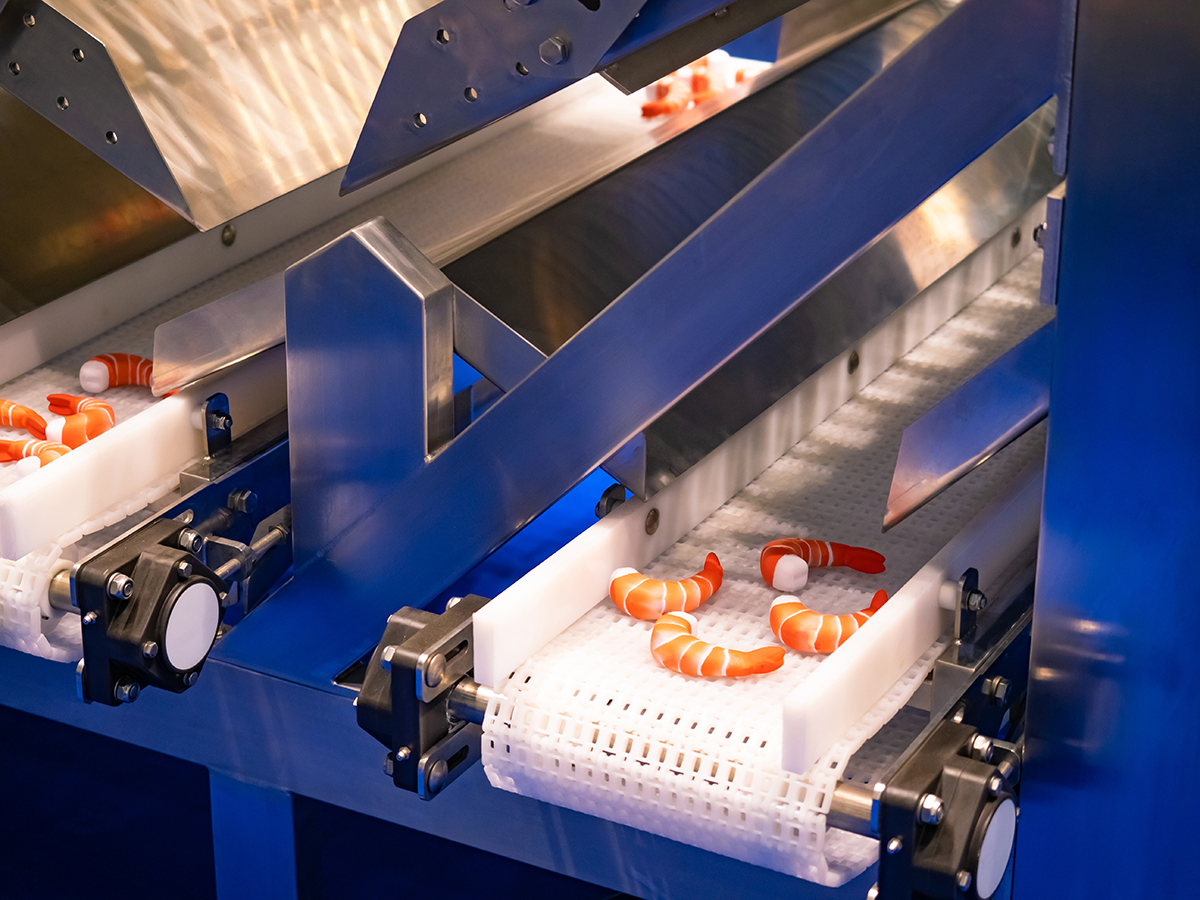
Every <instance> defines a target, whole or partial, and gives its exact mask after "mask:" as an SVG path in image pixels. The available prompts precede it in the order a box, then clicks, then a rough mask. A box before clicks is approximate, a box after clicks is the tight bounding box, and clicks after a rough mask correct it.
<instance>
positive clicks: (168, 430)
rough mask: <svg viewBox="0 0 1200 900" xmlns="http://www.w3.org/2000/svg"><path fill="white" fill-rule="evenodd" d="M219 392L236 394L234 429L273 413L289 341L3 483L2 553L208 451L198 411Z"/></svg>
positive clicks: (47, 538)
mask: <svg viewBox="0 0 1200 900" xmlns="http://www.w3.org/2000/svg"><path fill="white" fill-rule="evenodd" d="M218 392H221V393H224V394H226V395H227V396H228V397H229V412H230V415H231V416H232V418H233V422H234V434H235V436H236V435H238V434H243V433H245V432H246V431H248V430H249V429H251V428H253V427H254V426H255V425H258V424H260V423H261V422H264V421H266V420H267V419H268V418H270V417H271V416H273V415H274V414H275V413H277V412H279V411H280V410H282V409H283V408H284V407H285V406H286V405H287V373H286V369H285V367H284V351H283V348H282V347H277V348H275V349H273V350H270V351H268V352H266V353H263V354H260V355H259V356H256V357H254V358H253V359H250V360H247V361H246V362H245V363H243V364H241V365H239V366H236V367H232V368H229V369H226V370H224V371H222V372H219V373H217V374H216V375H213V376H211V377H210V378H206V379H204V380H203V381H200V382H197V383H196V384H194V385H192V386H190V387H188V388H186V389H185V390H182V391H180V392H179V393H178V394H175V395H174V396H172V397H168V398H167V399H165V400H161V401H159V402H158V403H156V404H154V406H151V407H150V408H149V409H146V410H144V411H142V412H140V413H138V414H137V415H136V416H134V417H133V418H131V419H127V420H126V421H124V422H121V423H119V424H118V425H117V427H116V428H114V429H113V430H112V431H109V432H107V433H106V434H102V435H101V436H100V437H98V438H96V439H95V440H93V441H89V442H88V443H86V444H84V445H83V446H82V447H80V448H79V449H77V450H73V451H71V452H70V453H69V454H67V455H66V456H64V457H63V458H61V459H58V460H56V461H55V462H54V463H53V464H51V465H48V466H44V467H42V468H41V469H38V470H37V471H36V472H33V473H32V474H30V475H28V476H27V477H25V478H22V479H21V480H20V481H17V482H15V483H14V484H11V485H9V486H8V487H6V488H5V489H4V490H3V491H0V557H2V558H7V559H20V558H21V557H23V556H25V555H26V554H27V553H32V552H34V551H35V550H38V549H39V548H41V547H44V546H46V545H48V544H50V543H52V542H54V541H56V540H57V539H58V538H59V537H61V536H62V535H64V534H67V533H68V532H70V531H71V530H72V529H75V528H77V527H78V526H79V524H80V523H82V522H86V521H88V520H89V519H92V518H93V517H95V516H97V515H98V514H99V513H101V512H103V511H104V510H105V509H107V508H109V507H111V506H113V505H114V504H117V503H120V502H121V501H122V500H124V499H125V498H127V497H129V496H130V495H131V494H135V493H137V492H138V491H139V490H141V489H142V488H144V487H145V486H146V485H149V484H152V483H153V482H156V481H159V480H161V479H163V478H166V477H169V476H171V475H177V474H178V473H179V471H180V469H182V468H183V467H184V466H185V465H186V464H187V463H188V461H189V460H193V459H196V458H197V457H201V456H203V455H204V453H205V438H204V431H203V430H202V429H198V428H197V426H196V422H195V417H196V413H197V411H198V410H199V409H200V408H201V407H202V406H203V404H204V401H205V400H206V399H207V398H208V397H210V396H212V395H213V394H214V393H218Z"/></svg>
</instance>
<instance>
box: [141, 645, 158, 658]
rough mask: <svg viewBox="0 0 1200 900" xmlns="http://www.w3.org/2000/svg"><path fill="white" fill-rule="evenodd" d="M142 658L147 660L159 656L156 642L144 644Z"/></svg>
mask: <svg viewBox="0 0 1200 900" xmlns="http://www.w3.org/2000/svg"><path fill="white" fill-rule="evenodd" d="M142 656H144V657H146V659H154V657H156V656H158V644H156V643H155V642H154V641H146V642H145V643H143V644H142Z"/></svg>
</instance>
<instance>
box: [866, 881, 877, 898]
mask: <svg viewBox="0 0 1200 900" xmlns="http://www.w3.org/2000/svg"><path fill="white" fill-rule="evenodd" d="M867 900H879V885H878V884H873V885H871V887H870V888H868V890H867Z"/></svg>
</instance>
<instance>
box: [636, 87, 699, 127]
mask: <svg viewBox="0 0 1200 900" xmlns="http://www.w3.org/2000/svg"><path fill="white" fill-rule="evenodd" d="M691 101H692V92H691V87H690V85H689V83H688V82H686V81H684V80H683V79H676V80H674V81H672V82H671V83H670V84H668V85H667V92H666V94H665V95H664V96H662V97H659V99H657V100H650V101H649V102H647V103H643V104H642V118H644V119H653V118H654V117H655V116H664V115H668V114H670V113H677V112H682V111H683V110H685V109H687V108H688V104H689V103H691Z"/></svg>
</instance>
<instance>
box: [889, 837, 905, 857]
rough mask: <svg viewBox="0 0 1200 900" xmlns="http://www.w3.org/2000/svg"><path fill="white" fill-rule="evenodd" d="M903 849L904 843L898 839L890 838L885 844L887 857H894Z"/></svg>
mask: <svg viewBox="0 0 1200 900" xmlns="http://www.w3.org/2000/svg"><path fill="white" fill-rule="evenodd" d="M903 847H904V841H902V840H900V838H898V837H894V838H892V839H891V840H890V841H888V842H887V852H888V856H895V855H896V854H897V853H899V852H900V851H901V849H903Z"/></svg>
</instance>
